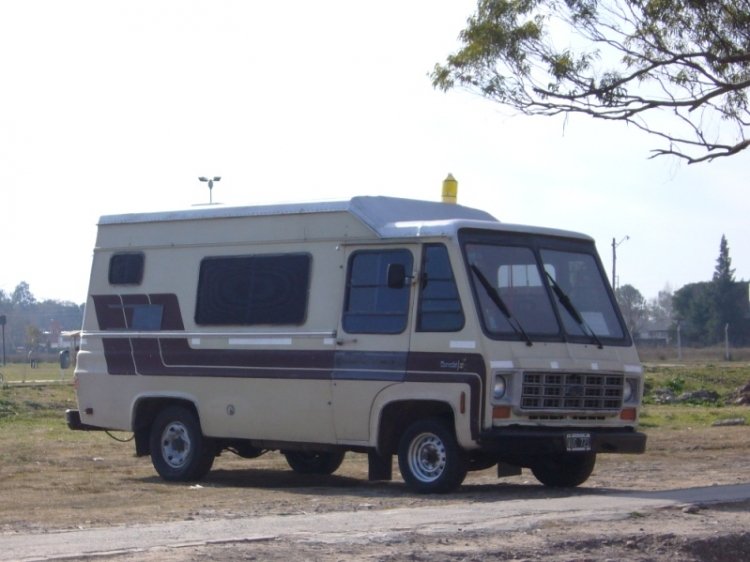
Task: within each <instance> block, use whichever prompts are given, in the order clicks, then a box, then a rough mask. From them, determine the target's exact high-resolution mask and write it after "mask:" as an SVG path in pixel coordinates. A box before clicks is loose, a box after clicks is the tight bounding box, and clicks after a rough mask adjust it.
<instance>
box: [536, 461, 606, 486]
mask: <svg viewBox="0 0 750 562" xmlns="http://www.w3.org/2000/svg"><path fill="white" fill-rule="evenodd" d="M595 464H596V453H585V454H562V455H554V456H549V457H544V458H541V459H539V460H537V461H536V462H535V463H534V464H533V465H532V466H531V472H532V473H533V474H534V476H535V477H536V479H537V480H539V482H541V483H542V484H544V485H545V486H552V487H555V488H573V487H575V486H579V485H580V484H583V483H584V482H586V480H588V479H589V476H591V473H592V472H593V471H594V465H595Z"/></svg>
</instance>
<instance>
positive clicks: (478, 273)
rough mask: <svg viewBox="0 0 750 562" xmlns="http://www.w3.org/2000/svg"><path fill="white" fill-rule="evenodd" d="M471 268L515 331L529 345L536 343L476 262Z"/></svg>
mask: <svg viewBox="0 0 750 562" xmlns="http://www.w3.org/2000/svg"><path fill="white" fill-rule="evenodd" d="M471 270H472V271H473V272H474V275H476V276H477V279H479V282H480V283H481V284H482V287H484V290H485V291H487V295H488V296H489V297H490V300H492V302H493V303H495V306H497V308H498V309H499V310H500V312H502V313H503V316H505V318H506V319H507V320H508V324H509V325H510V327H511V328H513V331H514V332H515V333H516V334H517V335H518V336H519V337H520V338H521V339H522V340H524V341H525V342H526V345H527V346H532V345H534V344H533V342H532V341H531V338H530V337H529V335H528V334H527V333H526V331H525V330H524V329H523V326H521V323H520V322H519V321H518V319H517V318H515V317H514V316H513V314H511V312H510V309H509V308H508V306H507V305H506V304H505V302H504V301H503V299H502V297H501V296H500V293H498V292H497V290H496V289H495V287H493V286H492V284H491V283H490V282H489V281H488V280H487V278H486V277H485V276H484V274H483V273H482V272H481V271H480V270H479V268H478V267H477V266H476V265H475V264H471Z"/></svg>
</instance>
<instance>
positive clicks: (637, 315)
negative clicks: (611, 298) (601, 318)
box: [615, 285, 648, 337]
mask: <svg viewBox="0 0 750 562" xmlns="http://www.w3.org/2000/svg"><path fill="white" fill-rule="evenodd" d="M615 297H616V298H617V304H619V305H620V310H621V311H622V316H623V318H624V319H625V324H626V325H627V326H628V330H629V331H630V333H631V334H633V337H636V336H637V335H638V333H639V332H640V331H641V330H642V329H643V328H644V327H645V325H646V321H647V319H648V314H647V309H646V300H645V299H644V298H643V295H642V294H641V292H640V291H639V290H638V289H636V288H635V287H633V286H632V285H623V286H621V287H618V288H617V290H616V291H615Z"/></svg>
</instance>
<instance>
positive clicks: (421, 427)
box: [398, 419, 468, 493]
mask: <svg viewBox="0 0 750 562" xmlns="http://www.w3.org/2000/svg"><path fill="white" fill-rule="evenodd" d="M398 467H399V470H400V471H401V476H402V477H403V479H404V482H406V484H407V485H408V486H409V487H410V488H411V489H413V490H414V491H416V492H420V493H443V492H450V491H452V490H455V489H456V488H458V487H459V486H460V485H461V483H462V482H463V481H464V478H466V471H467V470H468V465H467V460H466V455H465V454H464V452H463V450H462V449H461V447H459V445H458V442H457V441H456V436H455V435H454V433H453V431H452V430H451V429H450V427H449V426H448V424H447V423H445V422H444V421H442V420H439V419H426V420H420V421H417V422H415V423H413V424H412V425H410V426H409V428H408V429H407V430H406V431H405V432H404V434H403V436H402V437H401V441H400V442H399V446H398Z"/></svg>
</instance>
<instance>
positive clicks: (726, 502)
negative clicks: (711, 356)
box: [0, 484, 750, 561]
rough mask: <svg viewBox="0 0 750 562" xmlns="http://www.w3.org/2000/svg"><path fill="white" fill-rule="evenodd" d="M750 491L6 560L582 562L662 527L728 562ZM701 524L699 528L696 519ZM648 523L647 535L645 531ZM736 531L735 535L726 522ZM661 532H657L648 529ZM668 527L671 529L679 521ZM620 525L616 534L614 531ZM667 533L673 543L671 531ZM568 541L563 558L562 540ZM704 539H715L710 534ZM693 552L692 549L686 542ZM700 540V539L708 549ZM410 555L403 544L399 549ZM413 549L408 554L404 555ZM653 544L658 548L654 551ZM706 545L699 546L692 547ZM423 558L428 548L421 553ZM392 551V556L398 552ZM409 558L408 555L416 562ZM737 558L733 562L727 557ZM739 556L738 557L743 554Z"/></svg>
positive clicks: (136, 543) (453, 506)
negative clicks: (516, 561)
mask: <svg viewBox="0 0 750 562" xmlns="http://www.w3.org/2000/svg"><path fill="white" fill-rule="evenodd" d="M748 506H750V484H740V485H734V486H713V487H708V488H689V489H683V490H671V491H663V492H644V493H639V492H626V493H623V492H615V491H606V490H605V491H594V490H575V491H568V492H566V493H564V494H563V495H561V496H560V497H553V498H540V499H529V500H511V501H507V502H499V503H498V502H489V503H481V502H472V501H456V502H450V503H448V504H444V505H441V506H439V507H438V506H431V505H425V506H421V507H416V508H401V509H390V510H370V509H368V508H367V506H366V505H363V506H362V509H360V510H357V511H354V512H349V511H338V512H329V513H323V514H303V515H293V516H280V515H272V516H260V517H243V518H237V519H215V520H208V521H206V520H201V521H179V522H170V523H158V524H150V525H126V526H116V527H105V528H91V529H82V530H72V531H70V530H69V531H62V532H58V533H49V534H43V535H40V534H38V533H32V534H28V533H23V534H22V533H19V534H16V535H5V536H3V537H2V551H0V560H23V561H31V560H60V559H84V558H92V557H96V558H116V559H119V560H194V559H196V560H197V559H199V558H200V559H206V558H208V559H212V558H213V559H223V560H226V559H237V560H239V559H264V560H282V559H283V560H288V559H292V558H293V557H294V558H297V559H299V555H300V553H301V552H305V556H304V557H305V558H307V557H308V556H309V557H310V558H319V559H335V558H338V557H341V556H343V555H346V556H345V558H347V559H351V558H356V559H386V557H388V556H392V557H400V556H402V555H405V554H406V553H407V552H408V551H409V550H412V553H411V554H412V555H410V556H408V558H409V559H418V560H419V559H422V558H420V557H416V558H415V553H414V549H415V546H416V545H419V544H420V543H421V544H422V545H423V546H424V545H430V547H431V548H430V550H431V553H430V554H429V555H427V553H426V552H425V553H424V555H425V558H424V559H427V557H428V556H429V559H430V560H436V559H438V560H439V559H443V558H446V559H447V558H451V559H456V557H463V558H465V557H466V556H467V555H469V554H471V555H475V556H480V557H484V556H487V555H490V556H492V555H493V554H498V553H500V552H503V553H505V554H506V555H507V553H508V551H509V547H510V551H513V550H516V551H518V552H519V553H523V556H524V557H529V556H532V557H538V556H539V555H543V556H544V557H547V558H548V559H561V560H562V559H566V560H575V559H579V558H577V554H575V553H571V552H570V551H569V549H570V547H571V546H572V547H575V549H576V550H578V547H579V546H584V545H586V546H588V548H589V549H590V548H591V547H592V546H593V545H594V544H597V545H598V550H601V547H603V546H605V545H606V546H607V547H609V549H610V550H612V549H617V547H618V543H619V547H620V548H625V549H627V554H628V558H630V557H631V556H632V555H638V554H639V551H644V555H648V556H650V555H651V554H649V553H648V551H649V550H650V548H651V543H652V542H653V539H652V540H651V541H649V540H646V538H645V537H649V536H652V535H650V532H651V531H653V529H651V528H652V527H653V526H654V525H665V522H667V521H671V522H672V523H674V521H675V520H676V519H679V520H684V521H681V525H680V526H681V527H682V533H681V534H682V536H683V537H689V536H690V535H695V534H697V535H698V536H701V537H702V536H703V535H705V534H706V531H707V530H708V531H709V536H708V537H707V538H708V539H709V540H710V539H711V538H712V537H711V534H712V533H713V534H714V535H715V536H714V537H713V538H714V539H716V538H717V537H718V538H719V540H714V541H713V542H714V544H713V547H712V548H713V551H714V553H715V554H716V555H718V554H719V553H720V552H721V553H722V556H724V555H727V554H729V553H728V552H727V547H729V548H731V549H738V548H742V549H743V550H741V551H740V552H744V553H745V554H747V553H748V552H750V550H747V548H748V547H750V535H749V534H747V532H745V534H744V535H743V532H742V531H741V529H743V528H744V529H747V528H748V525H749V524H750V513H748V512H747V507H748ZM688 520H690V521H688ZM634 524H635V527H638V532H635V531H634ZM728 524H729V525H730V526H732V527H735V528H736V529H735V530H736V531H737V532H735V533H726V532H725V531H726V526H727V525H728ZM646 527H649V528H650V529H649V533H647V531H646V530H645V529H646ZM667 527H668V525H667ZM614 529H616V530H615V531H614V532H613V530H614ZM661 536H665V534H664V532H663V530H662V532H661ZM562 537H565V538H564V545H562V546H564V547H565V549H563V550H562V551H560V549H559V546H561V545H555V541H557V542H559V541H560V540H561V539H562ZM701 540H703V541H704V542H705V541H706V539H705V538H702V539H701ZM685 544H686V545H688V544H692V543H690V542H687V541H686V542H685ZM699 544H700V543H699ZM396 547H398V548H396ZM403 547H405V548H406V552H405V551H403V550H402V548H403ZM644 547H646V548H644ZM691 548H693V549H694V548H695V547H691ZM420 550H422V549H420ZM388 551H391V554H390V555H387V554H386V553H387V552H388ZM405 558H406V556H405ZM721 559H725V560H728V559H729V558H721ZM734 559H738V558H734Z"/></svg>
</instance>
